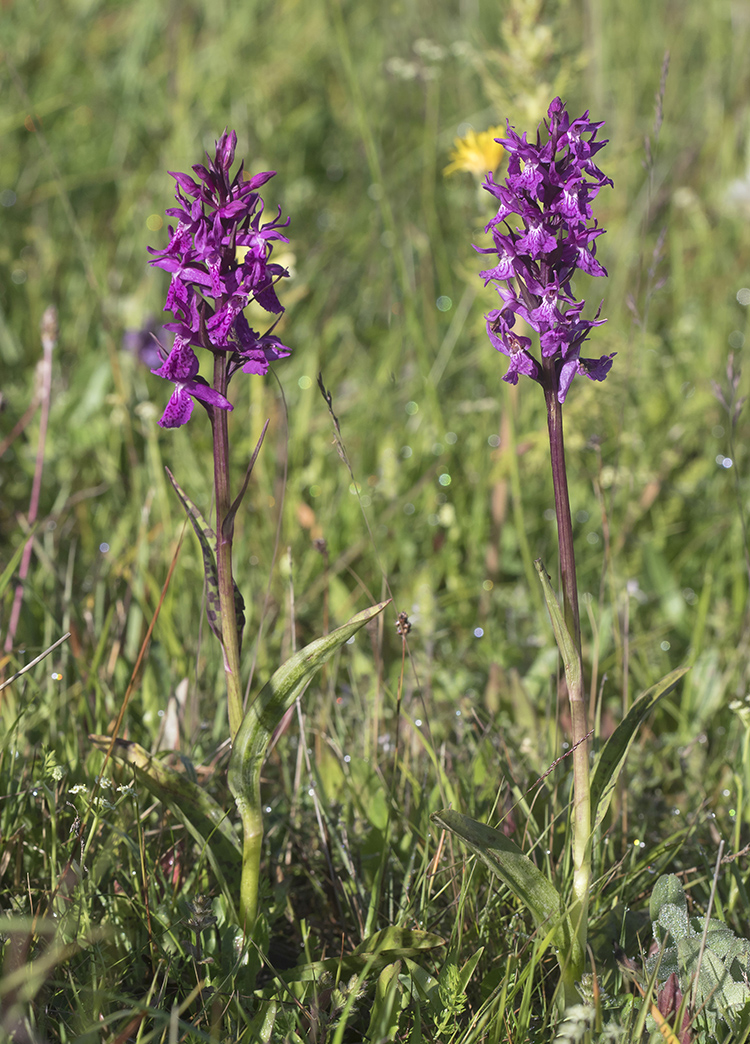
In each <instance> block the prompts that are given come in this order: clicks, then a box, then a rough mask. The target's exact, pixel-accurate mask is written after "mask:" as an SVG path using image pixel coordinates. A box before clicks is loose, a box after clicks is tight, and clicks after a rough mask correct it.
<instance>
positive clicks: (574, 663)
mask: <svg viewBox="0 0 750 1044" xmlns="http://www.w3.org/2000/svg"><path fill="white" fill-rule="evenodd" d="M534 565H535V566H536V571H537V573H539V579H540V580H541V581H542V589H543V591H544V600H545V602H546V603H547V609H548V610H549V615H550V620H551V621H552V630H553V631H554V633H555V641H556V642H557V648H558V649H559V650H560V656H561V657H562V662H563V666H564V668H565V680H566V682H567V685H568V693H569V694H572V693H576V692H580V691H581V658H580V656H579V655H578V650H577V649H576V644H575V642H574V641H573V636H572V635H571V633H570V631H569V630H568V627H567V624H566V623H565V620H564V618H563V614H562V610H561V609H560V606H559V604H558V601H557V598H556V597H555V592H554V591H553V590H552V584H551V583H550V578H549V575H548V573H547V571H546V569H545V568H544V565H543V563H542V560H541V558H537V559H536V561H535V562H534Z"/></svg>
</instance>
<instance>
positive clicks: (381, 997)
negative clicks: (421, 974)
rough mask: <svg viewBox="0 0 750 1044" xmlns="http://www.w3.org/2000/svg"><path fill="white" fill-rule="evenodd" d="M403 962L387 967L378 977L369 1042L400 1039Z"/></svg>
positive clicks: (396, 962)
mask: <svg viewBox="0 0 750 1044" xmlns="http://www.w3.org/2000/svg"><path fill="white" fill-rule="evenodd" d="M400 971H401V961H395V962H394V963H393V964H389V965H387V966H386V967H385V968H383V970H382V971H381V973H380V975H379V976H378V981H377V985H376V986H375V996H374V997H373V1000H372V1010H371V1014H370V1025H369V1027H368V1030H367V1034H366V1039H367V1040H382V1041H387V1040H396V1039H397V1038H398V1023H399V1015H400V1014H401V1005H400V1003H399V993H400V983H399V973H400Z"/></svg>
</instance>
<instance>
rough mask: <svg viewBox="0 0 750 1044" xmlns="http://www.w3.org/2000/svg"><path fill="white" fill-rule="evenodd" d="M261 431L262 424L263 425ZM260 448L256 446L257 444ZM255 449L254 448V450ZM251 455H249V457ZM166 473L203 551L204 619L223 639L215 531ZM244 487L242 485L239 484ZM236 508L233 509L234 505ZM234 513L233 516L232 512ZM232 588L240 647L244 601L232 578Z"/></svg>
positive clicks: (170, 474)
mask: <svg viewBox="0 0 750 1044" xmlns="http://www.w3.org/2000/svg"><path fill="white" fill-rule="evenodd" d="M263 431H264V432H265V428H264V429H263ZM258 448H260V447H258ZM256 453H257V451H256ZM254 461H255V456H253V461H252V462H251V467H252V463H253V462H254ZM164 470H165V471H166V473H167V475H168V477H169V481H170V482H171V483H172V485H173V486H174V488H175V492H176V494H177V496H178V497H179V498H180V501H181V502H182V506H183V507H184V509H185V514H186V515H187V517H188V519H189V520H190V524H191V525H192V527H193V529H194V531H195V535H196V536H197V537H198V542H199V543H200V545H201V554H202V555H203V571H204V573H205V576H206V617H207V619H208V626H209V627H210V628H211V630H212V631H213V633H214V634H215V635H216V637H217V638H218V639H219V641H220V642H221V643H222V645H223V644H224V643H223V639H222V635H221V600H220V598H219V577H218V574H217V572H216V556H215V554H214V549H213V543H215V542H216V534H215V533H214V531H213V529H211V527H210V526H209V524H208V522H206V520H205V518H204V517H203V515H202V514H201V511H200V509H199V508H198V507H196V505H195V504H194V503H193V502H192V500H191V499H190V497H189V496H188V495H187V493H186V492H185V491H184V489H182V488H181V486H180V485H179V483H178V482H177V479H176V478H175V477H174V475H173V474H172V472H171V471H170V470H169V468H167V467H165V469H164ZM243 488H244V487H243ZM235 510H236V509H235ZM233 517H234V516H233ZM232 586H233V588H234V611H235V615H236V618H237V637H238V640H239V647H240V649H242V632H243V631H244V630H245V602H244V599H243V597H242V595H241V594H240V590H239V588H238V587H237V584H235V582H234V581H232Z"/></svg>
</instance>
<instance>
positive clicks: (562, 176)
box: [475, 98, 614, 403]
mask: <svg viewBox="0 0 750 1044" xmlns="http://www.w3.org/2000/svg"><path fill="white" fill-rule="evenodd" d="M547 115H548V119H549V124H545V126H546V127H547V131H548V140H547V141H545V142H542V141H541V135H540V133H539V132H538V131H537V140H536V144H533V143H530V142H528V141H527V140H526V134H525V133H524V135H523V137H519V135H518V134H516V132H515V131H513V130H512V129H511V128H510V125H508V137H507V138H499V139H497V140H498V141H499V142H500V144H501V145H502V146H503V147H504V148H505V150H506V152H507V153H508V154H509V162H508V176H507V178H506V179H505V184H504V185H496V184H495V182H494V180H493V177H492V174H491V173H490V174H488V175H487V178H486V181H485V184H484V188H485V189H487V191H488V192H491V193H492V195H493V196H495V197H496V198H497V199H498V200H499V203H500V207H499V209H498V212H497V214H496V216H495V217H494V218H493V219H492V221H490V223H489V225H487V227H486V229H485V231H486V232H490V231H491V232H492V238H493V240H494V246H492V247H489V248H487V249H480V248H478V247H477V248H475V249H477V250H478V252H479V253H480V254H496V255H497V264H496V265H495V266H494V268H490V269H487V270H486V271H484V272H482V273H481V275H482V276H483V278H484V280H485V286H486V285H487V283H489V282H490V281H493V280H499V281H500V282H501V283H503V284H504V285H498V287H497V291H498V293H499V295H500V297H501V298H502V302H503V304H502V307H501V308H498V309H495V310H493V311H491V312H489V313H488V315H487V316H486V320H487V333H488V334H489V338H490V341H491V342H492V344H493V345H494V347H495V348H496V349H497V350H498V351H500V352H502V353H503V354H504V355H507V356H508V357H509V359H510V366H509V367H508V372H507V373H506V374H505V377H504V378H503V380H506V381H509V382H510V383H511V384H516V383H517V382H518V375H519V373H521V374H526V376H527V377H531V378H532V379H533V380H535V381H538V382H539V383H540V384H542V385H543V386H544V387H546V388H548V389H551V390H553V391H554V393H555V394H556V395H557V398H558V400H559V401H560V402H561V403H562V402H565V396H566V395H567V394H568V389H569V388H570V385H571V382H572V380H573V378H574V376H575V375H576V374H577V373H581V374H584V375H585V376H586V377H589V378H590V379H591V380H593V381H603V380H604V378H605V377H606V376H607V373H608V372H609V369H610V367H611V366H612V359H613V358H614V354H613V355H605V356H602V358H600V359H582V358H581V357H580V350H581V345H582V344H583V342H584V341H585V340H586V339H587V337H588V334H589V331H590V330H591V329H592V327H594V326H600V325H601V324H602V323H603V322H605V320H604V319H599V312H597V314H596V316H595V318H594V319H583V318H582V317H581V312H582V310H583V306H584V304H585V302H584V301H577V300H576V298H575V297H574V295H573V291H572V289H571V286H570V280H571V278H572V277H573V275H574V273H575V272H576V270H579V269H580V271H582V272H587V273H588V274H589V275H593V276H606V274H607V272H606V270H605V269H604V268H603V267H602V265H601V264H600V263H599V262H598V261H597V260H596V240H597V239H598V238H599V236H600V235H602V233H603V232H604V231H605V230H604V229H603V228H598V227H597V223H596V221H594V223H593V224H589V222H590V219H591V201H592V200H593V199H594V197H595V196H596V195H597V193H598V192H599V189H600V188H602V187H603V186H604V185H611V184H612V182H611V181H610V179H609V178H607V177H605V176H604V174H603V173H602V172H601V171H600V170H599V168H598V167H597V166H596V165H595V164H594V161H593V160H594V156H595V155H596V153H597V152H598V151H599V150H600V149H601V148H603V147H604V146H605V145H606V144H607V142H606V141H594V139H595V137H596V132H597V130H598V129H599V128H600V127H601V126H602V124H601V123H590V122H589V119H588V116H589V114H588V111H587V112H585V113H584V115H583V116H581V118H580V119H577V120H573V121H571V120H570V117H569V116H568V113H567V112H566V111H565V106H564V104H563V103H562V101H561V100H560V99H559V98H555V100H554V101H553V102H552V104H551V105H550V107H549V111H548V113H547ZM587 135H588V137H586V136H587ZM510 214H516V215H518V216H519V217H520V218H521V221H522V225H523V227H521V228H515V229H512V228H511V227H510V226H509V225H508V223H507V220H506V219H507V217H508V216H509V215H510ZM517 315H518V316H520V317H521V318H522V319H523V320H525V322H526V323H527V324H528V326H529V327H531V329H533V330H535V331H536V332H537V333H538V334H539V342H540V347H541V353H542V360H543V361H542V364H541V365H540V363H539V362H537V360H536V359H535V358H534V356H533V355H532V354H531V352H530V351H529V349H530V347H531V338H529V337H526V336H523V335H520V334H517V333H514V332H513V327H514V325H515V322H516V316H517Z"/></svg>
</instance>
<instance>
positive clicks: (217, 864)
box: [89, 736, 242, 902]
mask: <svg viewBox="0 0 750 1044" xmlns="http://www.w3.org/2000/svg"><path fill="white" fill-rule="evenodd" d="M89 739H90V740H91V742H92V743H93V744H94V746H95V747H97V748H98V749H99V750H101V751H104V752H106V751H108V750H109V748H110V744H111V743H112V738H111V737H110V736H89ZM112 757H113V758H114V759H115V760H116V761H119V762H121V763H122V764H125V765H130V766H131V767H132V769H133V772H134V773H135V778H136V781H137V782H138V783H139V784H141V785H142V786H144V787H145V788H146V789H147V790H148V791H149V793H150V794H152V795H153V796H154V797H155V798H157V799H158V800H159V801H162V802H163V803H164V804H165V805H166V806H167V807H168V808H169V809H171V810H172V812H173V813H174V814H175V815H176V816H177V818H178V819H179V820H180V822H181V823H183V824H184V825H185V826H186V827H187V829H188V831H189V832H190V834H191V835H192V836H193V837H194V838H195V840H196V841H197V842H198V843H199V844H200V846H201V848H202V849H203V850H204V851H205V853H206V855H207V856H208V860H209V862H210V864H211V867H212V868H213V871H214V873H215V874H216V878H217V880H218V881H219V884H220V885H221V887H222V890H223V891H224V893H225V895H226V896H227V899H228V900H229V901H230V902H233V898H232V897H233V896H234V894H235V892H236V887H235V886H236V882H237V881H238V880H239V876H240V871H241V865H242V860H241V848H240V842H239V838H238V837H237V834H236V833H235V830H234V828H233V827H232V824H231V823H230V821H229V820H228V819H227V813H226V812H225V811H224V809H223V808H222V807H221V806H220V805H219V804H218V803H217V802H216V801H214V799H213V798H212V797H211V795H210V794H207V793H206V791H205V790H203V789H202V788H201V787H199V786H198V784H197V783H193V782H192V781H191V780H189V779H187V778H186V777H185V776H183V775H181V774H180V773H179V772H175V770H174V769H171V768H169V766H168V765H165V764H164V763H163V762H162V761H159V760H158V759H157V758H154V757H153V756H152V755H151V754H149V752H148V751H147V750H145V749H144V748H143V747H141V746H140V744H138V743H132V742H130V741H129V740H122V739H117V740H115V745H114V748H113V750H112Z"/></svg>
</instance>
